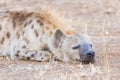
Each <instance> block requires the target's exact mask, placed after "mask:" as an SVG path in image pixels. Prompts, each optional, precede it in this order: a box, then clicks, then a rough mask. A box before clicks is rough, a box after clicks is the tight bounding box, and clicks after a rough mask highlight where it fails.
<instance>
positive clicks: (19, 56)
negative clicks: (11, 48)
mask: <svg viewBox="0 0 120 80" xmlns="http://www.w3.org/2000/svg"><path fill="white" fill-rule="evenodd" d="M11 58H12V59H14V60H35V61H40V62H44V61H50V60H51V58H52V54H51V53H50V52H48V51H36V50H35V51H33V50H27V51H20V50H17V51H16V52H15V53H14V54H13V55H11Z"/></svg>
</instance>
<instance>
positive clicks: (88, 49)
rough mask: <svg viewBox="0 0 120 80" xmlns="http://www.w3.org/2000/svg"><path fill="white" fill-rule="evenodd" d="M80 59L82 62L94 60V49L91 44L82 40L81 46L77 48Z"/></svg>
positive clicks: (92, 61)
mask: <svg viewBox="0 0 120 80" xmlns="http://www.w3.org/2000/svg"><path fill="white" fill-rule="evenodd" d="M79 52H80V61H81V62H84V63H90V62H91V63H94V62H95V51H94V50H93V48H92V45H91V44H90V43H88V42H86V41H82V43H81V47H80V48H79Z"/></svg>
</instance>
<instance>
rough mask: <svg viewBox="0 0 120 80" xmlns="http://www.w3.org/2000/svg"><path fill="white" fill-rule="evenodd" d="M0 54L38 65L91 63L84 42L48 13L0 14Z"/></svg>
mask: <svg viewBox="0 0 120 80" xmlns="http://www.w3.org/2000/svg"><path fill="white" fill-rule="evenodd" d="M0 55H1V56H9V57H10V58H11V59H12V60H35V61H40V62H41V61H50V60H51V59H55V60H59V61H62V62H72V63H76V62H80V61H83V62H93V61H94V58H95V52H94V50H93V48H92V44H91V43H90V42H89V41H88V39H87V38H85V36H84V35H78V34H76V32H75V30H74V29H73V28H72V27H71V25H69V24H67V22H65V20H63V19H61V17H59V16H57V15H55V13H53V12H52V11H50V10H41V11H39V12H37V11H36V12H35V11H34V12H33V11H24V10H23V11H5V12H1V13H0Z"/></svg>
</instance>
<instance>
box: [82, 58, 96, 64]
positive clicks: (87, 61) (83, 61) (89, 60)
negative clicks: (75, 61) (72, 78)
mask: <svg viewBox="0 0 120 80" xmlns="http://www.w3.org/2000/svg"><path fill="white" fill-rule="evenodd" d="M81 62H82V63H83V64H89V63H92V64H93V63H95V58H92V59H86V60H81Z"/></svg>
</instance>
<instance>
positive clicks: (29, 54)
mask: <svg viewBox="0 0 120 80" xmlns="http://www.w3.org/2000/svg"><path fill="white" fill-rule="evenodd" d="M8 53H9V56H10V57H11V59H12V60H35V61H50V60H51V58H52V54H51V53H50V52H49V51H44V50H39V49H37V48H35V47H31V46H30V45H29V44H26V43H25V42H24V41H20V40H17V41H14V42H13V43H12V44H11V46H10V48H9V50H8Z"/></svg>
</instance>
